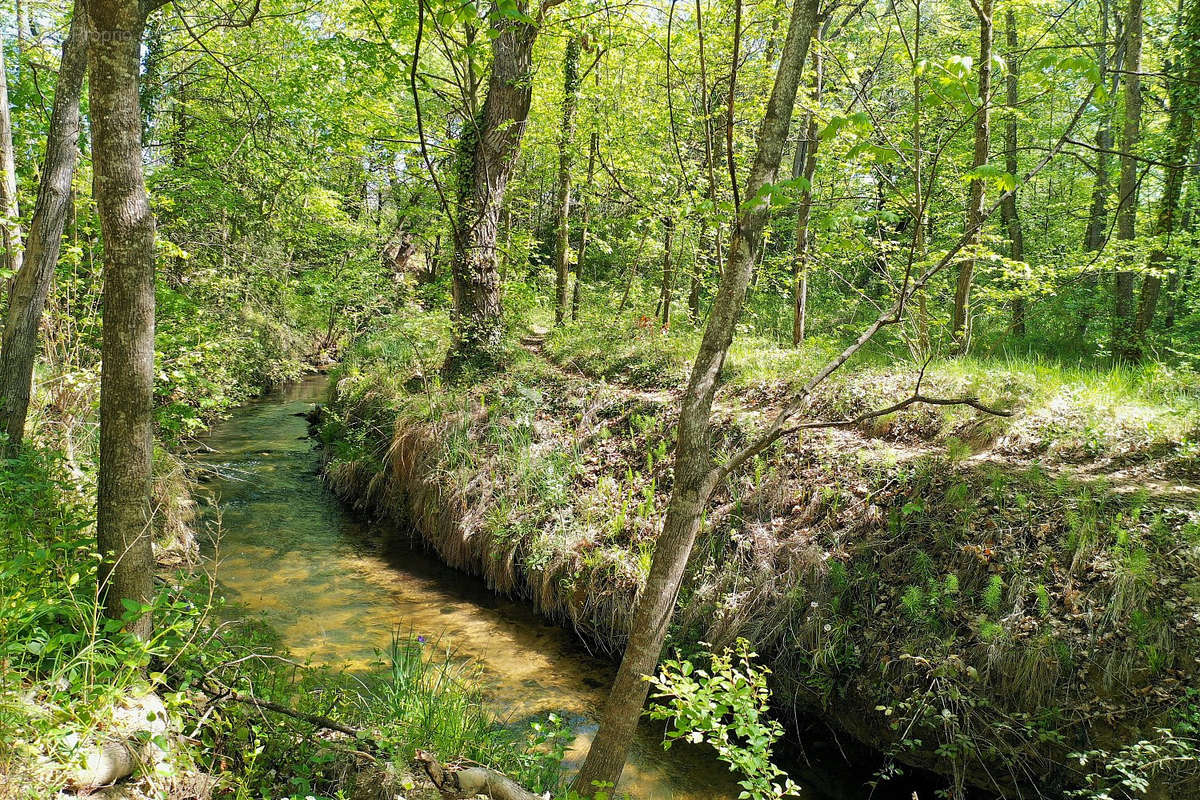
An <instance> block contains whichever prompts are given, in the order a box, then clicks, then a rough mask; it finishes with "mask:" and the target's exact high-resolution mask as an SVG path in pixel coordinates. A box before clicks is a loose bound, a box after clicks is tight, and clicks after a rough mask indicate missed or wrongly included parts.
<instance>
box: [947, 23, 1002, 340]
mask: <svg viewBox="0 0 1200 800" xmlns="http://www.w3.org/2000/svg"><path fill="white" fill-rule="evenodd" d="M972 6H973V7H974V9H975V15H976V16H977V17H978V18H979V110H978V111H977V112H976V114H975V153H974V158H973V159H972V161H971V165H972V166H973V167H976V168H978V167H982V166H983V165H984V164H986V163H987V160H988V145H989V144H990V140H991V119H992V108H991V106H992V29H993V27H994V26H993V23H992V0H972ZM984 195H985V192H984V183H983V179H982V178H974V179H973V180H972V181H971V186H970V191H969V198H968V200H967V221H966V228H967V230H968V231H973V233H972V235H971V241H970V242H968V243H967V247H969V248H975V247H977V246H978V244H979V241H980V239H981V234H982V233H983V232H982V231H981V230H979V227H980V222H981V220H982V219H983V211H984V209H983V204H984V199H985V196H984ZM974 275H975V258H974V257H973V255H969V256H968V257H967V258H966V259H965V260H964V261H963V263H962V265H961V266H960V267H959V269H958V286H957V288H956V289H955V292H954V316H953V319H952V321H951V332H952V333H953V334H954V337H955V338H956V339H957V340H958V352H959V353H962V354H965V353H966V352H967V350H968V349H969V348H970V346H971V282H972V280H973V279H974Z"/></svg>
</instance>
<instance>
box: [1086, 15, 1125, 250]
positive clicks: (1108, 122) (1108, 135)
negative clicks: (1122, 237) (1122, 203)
mask: <svg viewBox="0 0 1200 800" xmlns="http://www.w3.org/2000/svg"><path fill="white" fill-rule="evenodd" d="M1109 3H1110V0H1100V43H1099V45H1097V53H1096V65H1097V67H1098V68H1099V72H1100V80H1101V82H1103V81H1104V80H1105V79H1106V78H1107V74H1108V37H1109V30H1108V17H1109ZM1119 82H1120V75H1119V73H1117V74H1114V76H1113V84H1114V85H1113V87H1112V93H1111V94H1115V93H1116V88H1117V86H1116V85H1117V84H1118V83H1119ZM1110 96H1111V95H1110ZM1113 144H1114V142H1113V130H1112V110H1111V109H1110V108H1108V107H1107V104H1106V105H1105V108H1103V109H1102V116H1101V118H1100V124H1099V125H1098V126H1097V128H1096V182H1095V184H1094V185H1093V187H1092V207H1091V210H1090V211H1089V212H1088V224H1087V229H1086V231H1085V234H1084V242H1083V245H1084V249H1085V250H1087V251H1088V252H1089V253H1094V252H1096V251H1097V250H1099V249H1100V248H1102V247H1103V246H1104V240H1105V237H1106V235H1107V232H1108V207H1107V204H1108V192H1109V188H1110V184H1111V179H1112V176H1111V175H1110V174H1109V172H1110V167H1109V162H1110V161H1111V153H1110V151H1111V150H1112V149H1113Z"/></svg>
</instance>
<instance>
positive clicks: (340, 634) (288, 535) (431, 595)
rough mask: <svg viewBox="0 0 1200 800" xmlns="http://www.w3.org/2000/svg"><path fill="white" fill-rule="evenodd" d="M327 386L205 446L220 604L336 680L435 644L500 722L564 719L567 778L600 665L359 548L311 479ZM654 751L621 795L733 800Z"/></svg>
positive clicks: (537, 626)
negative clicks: (410, 643)
mask: <svg viewBox="0 0 1200 800" xmlns="http://www.w3.org/2000/svg"><path fill="white" fill-rule="evenodd" d="M327 385H328V382H327V379H326V378H324V377H323V376H314V377H311V378H308V379H306V380H304V381H301V382H299V383H296V384H293V385H292V386H289V387H287V388H285V389H283V390H281V391H279V392H275V393H273V394H270V395H268V396H267V397H264V398H262V399H260V400H257V401H254V402H252V403H250V404H248V405H246V406H244V407H243V408H241V409H239V410H237V411H235V412H234V414H233V416H232V417H231V418H230V419H228V420H226V421H224V422H223V423H221V424H219V425H217V426H216V427H215V428H214V429H213V431H212V433H211V435H210V436H209V437H208V439H207V444H208V445H209V446H210V447H211V448H213V451H212V452H211V453H209V454H207V455H206V456H205V457H204V459H203V461H204V462H205V464H206V466H207V467H208V468H209V469H210V470H211V480H210V481H209V484H208V486H209V488H210V489H211V493H212V497H213V498H214V501H215V502H214V504H213V505H212V506H211V507H210V508H209V509H208V510H207V511H206V517H207V519H208V520H209V521H210V522H219V530H220V538H219V541H218V542H217V543H216V544H215V545H210V547H209V550H208V553H207V555H208V557H209V558H211V559H214V560H215V561H216V562H217V577H218V581H219V584H220V586H221V588H222V590H223V592H224V594H225V596H226V597H227V598H228V599H229V600H231V601H233V602H235V603H237V604H239V605H240V606H241V607H243V608H244V609H245V610H246V612H247V613H250V614H261V615H262V616H263V617H264V619H265V621H266V622H268V623H269V624H270V625H271V626H272V627H273V628H274V629H275V630H276V631H277V632H278V634H279V635H280V637H281V639H282V642H283V644H284V645H285V646H286V647H287V648H288V649H290V650H291V651H292V653H294V654H295V655H296V656H297V657H298V658H301V659H311V660H312V661H313V662H316V663H324V664H329V665H332V666H335V667H342V668H346V669H351V670H369V669H371V668H372V664H373V663H374V662H376V661H377V655H376V654H377V651H378V650H383V649H385V648H386V647H387V646H388V644H389V642H390V641H391V636H392V632H393V631H394V630H397V629H399V630H400V631H402V632H409V631H411V632H412V633H413V634H415V635H420V636H424V637H426V639H428V640H437V641H439V642H440V644H441V645H442V646H446V647H449V648H451V649H453V651H454V653H455V654H456V657H462V658H467V659H470V660H472V661H473V662H475V664H477V665H478V667H479V668H480V670H481V679H482V681H483V684H484V688H485V690H486V692H487V697H488V703H489V704H490V706H491V708H492V710H493V711H494V712H495V713H496V714H497V715H498V716H499V717H500V718H501V719H503V720H507V721H510V722H519V721H521V720H525V719H526V718H529V717H531V716H533V715H537V714H544V713H547V712H551V711H553V712H557V713H560V714H564V715H565V716H566V717H567V718H568V719H569V720H571V721H572V722H573V723H574V728H575V730H576V732H577V735H578V738H577V740H576V742H575V746H574V748H573V749H572V751H571V753H570V754H569V756H568V761H569V765H570V766H573V767H576V768H577V767H578V764H579V761H580V759H581V757H582V754H583V753H584V752H586V748H587V743H588V740H589V737H590V736H591V735H592V733H594V731H595V724H594V722H593V720H594V719H595V717H596V714H597V710H598V708H599V706H600V704H601V703H602V702H603V699H604V694H605V690H606V688H607V686H608V684H609V682H610V681H611V679H612V676H613V672H614V669H613V666H612V664H611V663H609V662H607V661H603V660H601V659H598V658H594V657H592V656H591V655H589V654H588V652H587V651H586V650H585V649H584V648H583V647H582V645H580V643H579V642H578V640H577V639H575V638H574V637H573V636H572V635H571V634H570V632H569V631H566V630H564V629H563V628H561V627H559V626H556V625H550V624H548V623H546V622H545V621H544V620H542V619H541V618H539V617H538V616H537V615H536V614H534V613H533V611H532V610H530V609H529V608H527V607H526V606H524V605H522V604H520V603H518V602H516V601H513V600H509V599H505V598H503V597H498V596H497V595H495V594H493V593H491V592H489V591H488V590H487V589H486V588H485V587H484V585H483V584H482V582H481V581H478V580H476V579H474V578H472V577H469V576H467V575H464V574H463V573H461V572H457V571H455V570H452V569H450V568H448V567H446V566H444V565H443V564H441V563H440V562H439V561H437V560H436V559H435V558H434V557H432V556H430V555H428V554H426V553H425V552H423V551H422V550H420V549H412V548H410V547H409V546H407V545H403V546H400V547H392V548H391V549H387V548H382V547H380V546H378V545H373V544H371V542H372V541H374V542H378V541H380V540H381V539H383V538H384V537H382V536H381V535H379V534H380V532H375V534H376V535H374V536H372V533H373V532H372V531H371V530H370V529H369V528H368V526H365V525H364V523H363V522H362V521H360V520H358V519H356V518H355V517H354V516H353V515H351V514H350V513H348V512H347V511H346V510H345V509H344V508H343V507H342V506H341V504H340V503H339V502H338V500H337V499H336V498H335V497H333V495H332V494H331V493H330V492H329V491H328V490H327V489H326V488H325V486H324V485H323V483H322V481H321V479H320V477H319V475H318V474H317V469H318V462H319V458H318V454H317V453H316V452H315V449H314V443H313V442H312V440H310V439H309V438H308V437H307V422H306V421H305V420H304V418H303V416H302V414H303V413H304V412H306V411H308V410H309V409H310V408H312V405H313V403H315V402H319V401H321V400H323V399H324V394H325V391H326V388H327ZM661 742H662V728H661V723H650V722H648V721H647V722H645V723H644V724H643V726H642V728H641V729H640V730H639V734H638V736H637V739H636V741H635V742H634V743H633V750H632V753H631V756H630V761H629V764H628V765H627V766H626V768H625V772H624V775H623V777H622V780H621V783H620V785H619V787H618V790H619V792H620V793H622V794H628V795H630V796H632V797H634V798H637V799H638V800H660V799H661V800H666V799H667V798H678V799H679V800H731V799H732V798H736V797H737V795H738V791H739V787H738V786H737V785H736V784H735V782H734V778H733V776H732V775H731V774H730V773H729V772H728V771H727V770H726V769H725V767H724V765H722V764H721V763H720V762H718V761H717V760H716V759H715V757H714V756H713V754H712V752H711V751H708V750H705V749H702V748H699V747H694V746H681V745H676V746H675V747H673V748H672V749H671V750H670V751H664V750H663V748H662V744H661ZM864 777H865V776H863V775H859V776H858V779H857V780H856V781H853V783H860V784H861V781H862V780H863V778H864ZM801 780H802V782H803V776H801ZM826 780H828V777H827V776H826ZM834 783H842V781H839V780H836V779H835V781H834ZM848 783H849V782H848ZM848 783H842V786H846V785H848ZM853 783H849V785H853ZM839 794H840V792H839ZM818 796H819V795H816V794H806V795H805V797H806V798H808V799H809V800H812V799H813V798H816V797H818Z"/></svg>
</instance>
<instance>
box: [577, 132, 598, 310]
mask: <svg viewBox="0 0 1200 800" xmlns="http://www.w3.org/2000/svg"><path fill="white" fill-rule="evenodd" d="M599 150H600V133H599V132H598V131H592V136H591V140H590V141H589V143H588V167H587V181H586V183H585V184H584V186H583V193H582V196H581V197H580V198H579V200H580V203H581V204H582V206H583V225H582V227H581V228H580V231H579V252H578V253H577V254H576V255H575V286H574V287H573V288H572V290H571V319H573V320H574V319H578V318H579V292H580V287H581V286H582V284H583V261H584V259H585V258H586V257H587V246H588V228H589V226H590V225H591V222H592V212H591V199H590V198H591V194H592V179H593V178H594V177H595V174H596V154H597V153H598V152H599Z"/></svg>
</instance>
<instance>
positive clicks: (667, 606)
mask: <svg viewBox="0 0 1200 800" xmlns="http://www.w3.org/2000/svg"><path fill="white" fill-rule="evenodd" d="M817 3H818V0H797V2H796V3H795V4H794V5H793V6H792V14H791V21H790V23H789V25H788V32H787V40H786V41H785V43H784V47H783V53H782V56H781V60H780V64H779V70H778V72H777V73H776V75H775V84H774V87H773V88H772V91H771V97H770V100H769V101H768V102H767V107H766V111H765V112H764V115H763V121H762V127H761V128H760V129H759V133H758V151H757V153H756V154H755V157H754V164H753V166H752V167H751V170H750V176H749V179H748V180H747V184H746V192H745V195H744V196H745V197H746V198H747V199H746V202H745V203H744V204H743V205H742V207H741V210H740V212H739V216H738V219H737V220H736V223H735V226H734V230H733V237H732V240H731V241H730V245H729V259H728V261H727V262H726V265H725V269H724V271H723V273H722V275H721V282H720V285H719V286H718V288H717V296H716V298H714V300H713V304H712V309H711V310H710V312H709V316H708V323H707V324H706V325H705V328H704V337H703V339H702V340H701V343H700V351H699V353H697V355H696V361H695V363H694V364H693V365H692V375H691V379H690V380H689V382H688V387H687V391H686V392H685V393H684V396H683V399H682V401H681V404H680V412H679V426H678V432H677V444H676V448H675V470H674V483H673V485H672V489H671V499H670V502H669V504H668V507H667V515H666V518H665V520H664V521H663V530H662V533H661V534H659V537H658V541H657V542H656V544H655V548H654V555H653V557H652V559H651V562H650V574H649V575H648V576H647V578H646V585H645V588H643V589H642V592H641V595H640V596H639V598H638V603H637V608H636V610H635V611H634V618H633V625H632V627H631V628H630V633H629V643H628V644H627V646H626V648H625V655H624V658H622V660H621V666H620V668H619V669H618V671H617V677H616V680H615V681H614V682H613V686H612V690H611V692H610V693H609V696H608V700H607V701H606V702H605V705H604V711H603V713H602V715H601V720H600V728H599V730H598V731H597V732H596V738H595V739H594V740H593V741H592V746H591V748H590V749H589V750H588V755H587V760H586V761H585V762H584V765H583V768H582V769H581V770H580V772H579V775H578V776H577V777H576V779H575V784H574V786H575V789H576V791H579V792H581V793H583V794H586V795H591V794H593V793H594V792H595V787H596V786H597V785H598V784H599V785H604V784H616V782H617V780H618V779H619V778H620V777H621V771H622V769H623V768H624V766H625V759H626V757H627V755H628V752H629V743H630V742H631V741H632V740H633V734H634V730H635V728H636V727H637V722H638V718H639V716H640V715H641V711H642V705H643V704H644V703H645V702H646V694H647V691H648V689H649V684H648V683H647V682H646V680H645V676H646V675H649V674H652V673H653V672H654V669H655V666H656V665H657V663H658V659H659V656H660V655H661V654H662V647H663V642H664V640H665V638H666V634H667V625H668V624H669V622H670V620H671V616H672V613H673V611H674V608H675V600H676V598H677V597H678V594H679V586H680V583H681V582H682V580H683V573H684V569H685V567H686V566H687V561H688V557H689V555H690V554H691V551H692V546H693V544H694V543H695V540H696V534H697V532H698V531H699V529H700V520H701V516H702V514H703V511H704V507H705V504H706V503H707V501H708V498H709V496H710V495H711V494H712V491H713V489H714V488H715V477H716V473H715V470H714V469H713V467H714V465H713V461H712V455H711V453H710V451H709V444H710V439H711V431H710V424H709V418H710V416H711V414H712V403H713V396H714V394H715V393H716V389H717V381H718V379H719V378H720V375H721V368H722V367H723V366H724V363H725V355H726V353H727V352H728V351H729V345H730V343H731V342H732V340H733V333H734V329H735V327H736V325H737V320H738V317H739V316H740V315H741V311H742V305H743V303H744V301H745V299H746V287H747V286H748V284H749V282H750V273H751V271H752V270H753V268H754V262H755V258H756V256H757V253H758V249H759V247H760V245H761V243H762V232H763V227H764V225H765V224H766V221H767V215H768V205H767V202H765V201H763V200H762V199H759V198H758V194H759V190H760V189H761V188H762V187H763V186H765V185H767V184H772V183H774V182H775V178H776V175H777V174H778V172H779V162H780V159H781V158H782V157H783V146H784V143H785V142H786V140H787V135H788V127H789V126H790V124H791V120H792V109H793V107H794V105H795V101H796V90H797V88H798V87H799V85H800V76H801V73H802V72H803V69H804V62H805V59H806V58H807V55H808V45H809V41H810V40H811V38H812V34H813V29H814V27H815V25H816V19H817Z"/></svg>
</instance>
